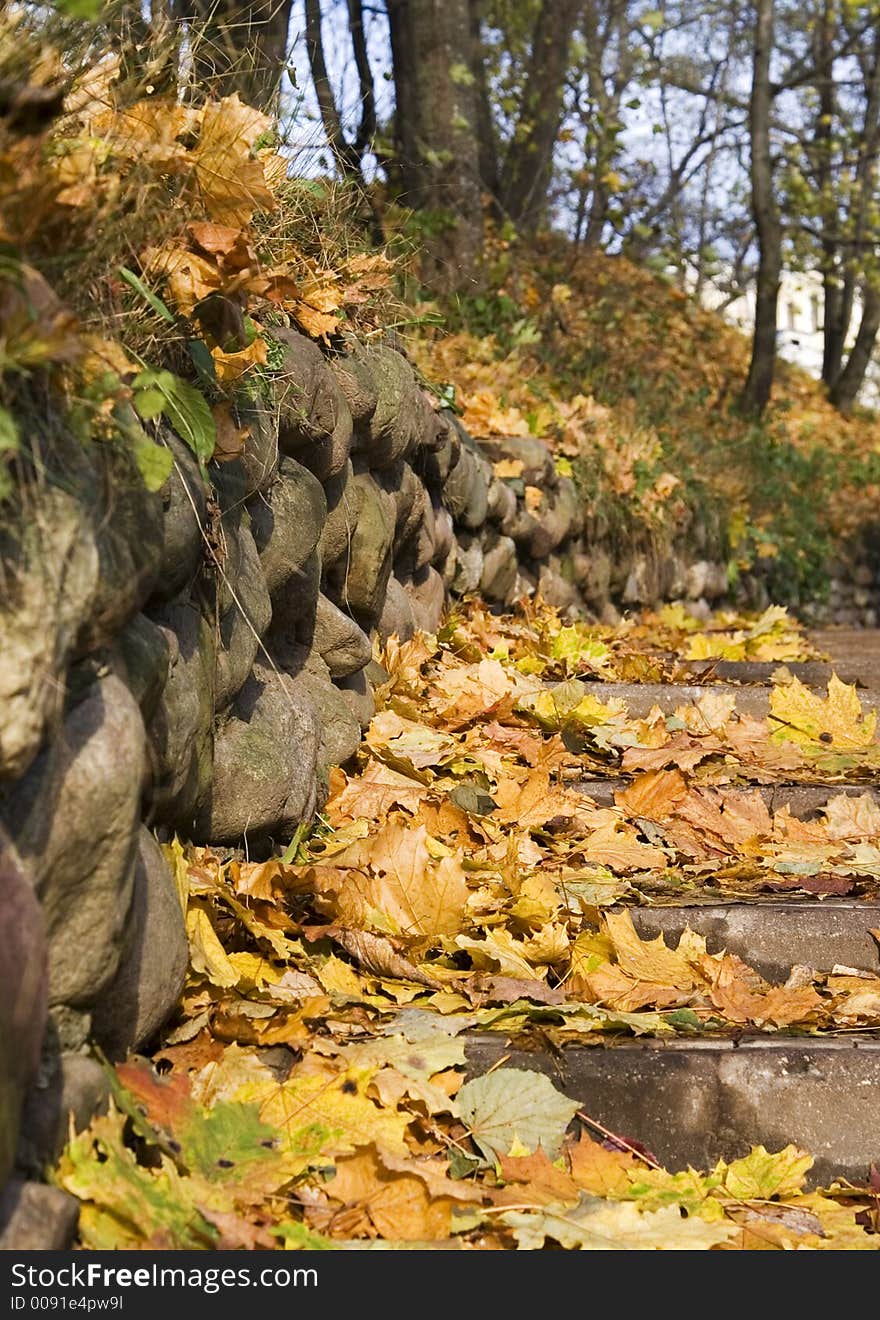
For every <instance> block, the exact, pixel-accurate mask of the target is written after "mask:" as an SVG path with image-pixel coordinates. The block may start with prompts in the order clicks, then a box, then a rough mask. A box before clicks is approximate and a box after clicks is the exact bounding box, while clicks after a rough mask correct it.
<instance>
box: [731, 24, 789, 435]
mask: <svg viewBox="0 0 880 1320" xmlns="http://www.w3.org/2000/svg"><path fill="white" fill-rule="evenodd" d="M773 19H774V4H773V0H758V3H757V5H756V22H755V51H754V64H753V73H752V92H751V97H750V100H749V136H750V142H751V180H752V214H753V216H754V221H755V230H756V233H757V236H758V251H759V264H758V286H757V298H756V302H755V330H754V335H753V338H752V357H751V362H750V363H749V374H748V377H747V379H746V383H745V386H744V387H743V391H742V394H741V395H740V400H739V406H740V409H741V411H742V412H744V413H745V414H747V415H748V416H752V417H760V416H761V414H762V413H763V411H764V409H765V408H766V407H767V404H768V402H769V400H770V391H771V390H772V388H773V373H774V370H775V367H776V313H777V304H778V301H779V281H780V277H781V275H782V226H781V223H780V219H779V208H778V206H777V204H776V198H775V197H774V194H773V159H772V156H771V150H770V114H771V110H772V104H773V92H772V88H771V85H770V60H771V56H772V52H773V35H774V32H773V29H774V23H773Z"/></svg>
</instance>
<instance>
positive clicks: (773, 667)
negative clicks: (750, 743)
mask: <svg viewBox="0 0 880 1320" xmlns="http://www.w3.org/2000/svg"><path fill="white" fill-rule="evenodd" d="M678 666H679V669H680V670H681V671H684V672H686V673H688V674H691V675H692V676H693V678H694V679H695V680H696V681H697V682H699V680H700V678H701V677H702V676H703V675H706V674H710V675H711V678H712V682H713V684H715V683H717V682H719V681H722V682H728V683H736V684H742V683H745V684H757V685H760V686H762V687H766V686H769V685H770V684H771V683H772V682H773V675H774V674H775V673H777V672H778V670H780V669H787V670H788V672H789V673H790V674H791V675H792V676H793V677H794V678H798V679H800V681H801V682H802V683H803V684H804V685H805V686H806V687H812V688H825V687H827V685H828V680H829V678H831V675H832V674H836V675H837V677H838V678H839V679H842V681H843V682H844V683H855V684H856V685H857V686H863V685H864V680H863V677H862V670H861V669H860V668H859V666H855V667H850V666H849V665H848V664H847V663H846V661H841V663H840V664H829V663H827V662H826V661H824V660H680V661H679V662H678ZM877 677H878V678H880V673H878V675H877Z"/></svg>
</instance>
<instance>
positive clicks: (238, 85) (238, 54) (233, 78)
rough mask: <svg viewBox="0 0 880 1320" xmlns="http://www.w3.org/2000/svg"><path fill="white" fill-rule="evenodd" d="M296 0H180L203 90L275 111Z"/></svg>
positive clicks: (177, 9)
mask: <svg viewBox="0 0 880 1320" xmlns="http://www.w3.org/2000/svg"><path fill="white" fill-rule="evenodd" d="M292 5H293V0H248V3H244V4H241V3H237V0H182V2H181V0H175V3H174V12H175V15H176V16H177V17H178V18H182V19H185V20H186V22H187V25H188V28H189V31H190V37H191V44H192V58H193V65H194V70H195V76H196V81H197V84H198V87H199V91H200V93H203V94H204V95H206V96H218V97H220V96H231V95H232V94H233V93H234V92H237V93H238V94H239V96H240V97H241V99H242V100H243V101H245V102H247V104H248V105H253V106H256V107H257V108H258V109H260V110H265V111H266V112H267V113H268V114H271V113H273V112H274V111H275V110H276V109H277V106H278V96H279V92H280V87H281V78H282V75H283V73H284V67H285V62H286V59H287V34H288V27H289V25H290V11H291V8H292Z"/></svg>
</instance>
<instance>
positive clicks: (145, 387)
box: [132, 368, 217, 464]
mask: <svg viewBox="0 0 880 1320" xmlns="http://www.w3.org/2000/svg"><path fill="white" fill-rule="evenodd" d="M132 387H133V389H134V391H135V397H134V406H135V408H136V409H137V411H138V412H140V413H141V416H154V417H155V416H158V413H159V412H160V411H161V412H162V413H163V414H164V415H165V417H167V418H168V421H169V422H170V423H171V425H172V426H173V427H174V429H175V431H176V432H177V434H178V435H179V436H180V438H181V440H183V441H185V442H186V444H188V445H189V447H190V449H191V450H192V451H193V453H194V454H195V456H196V458H197V459H198V460H199V462H200V463H202V464H204V463H206V462H207V461H208V459H209V458H210V457H211V455H212V454H213V452H214V446H215V445H216V443H217V427H216V424H215V422H214V416H213V413H212V412H211V409H210V407H209V405H208V401H207V399H206V398H205V396H204V395H203V394H202V392H201V391H200V390H198V389H196V387H195V385H190V383H189V382H188V381H185V380H181V378H180V377H179V376H175V375H174V373H173V372H172V371H157V370H154V369H152V368H147V370H145V371H141V372H139V373H138V375H137V376H135V378H134V380H133V381H132ZM157 394H158V395H161V398H162V400H163V402H162V407H161V409H157V406H156V405H157V397H156V396H157ZM144 395H146V399H145V401H143V396H144ZM144 406H145V407H146V409H147V412H146V413H144V412H143V411H142V409H143V407H144Z"/></svg>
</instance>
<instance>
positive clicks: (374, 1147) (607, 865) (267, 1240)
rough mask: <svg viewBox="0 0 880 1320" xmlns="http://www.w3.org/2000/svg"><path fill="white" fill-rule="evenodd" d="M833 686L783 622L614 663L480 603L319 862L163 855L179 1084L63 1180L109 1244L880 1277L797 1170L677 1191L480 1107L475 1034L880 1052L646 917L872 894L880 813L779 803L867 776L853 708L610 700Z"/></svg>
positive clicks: (168, 1047)
mask: <svg viewBox="0 0 880 1320" xmlns="http://www.w3.org/2000/svg"><path fill="white" fill-rule="evenodd" d="M810 655H811V652H810V649H809V647H808V645H807V643H806V641H805V639H804V637H803V636H802V634H800V633H799V632H798V631H797V630H796V629H795V628H794V626H793V625H792V624H791V623H790V621H789V620H788V619H787V617H786V616H785V614H784V612H783V611H779V610H771V611H768V612H767V613H766V614H765V615H764V616H762V617H761V618H760V619H757V620H755V619H750V620H737V619H733V618H718V619H715V620H713V622H712V624H711V625H710V626H709V627H708V628H705V627H704V628H703V629H702V630H699V628H698V625H697V624H696V621H694V620H691V619H688V618H687V617H686V616H684V615H683V614H682V612H681V611H680V610H677V609H671V610H668V611H665V612H664V613H663V614H662V615H660V616H646V617H643V618H642V619H640V620H635V621H633V622H631V623H628V624H626V625H624V626H623V627H622V628H618V629H617V630H614V631H611V630H603V629H597V628H595V627H592V626H588V625H587V624H574V625H569V626H563V625H562V624H561V622H560V620H559V618H558V617H557V616H556V614H555V613H554V612H553V611H551V610H547V609H533V610H531V611H530V612H528V613H521V614H519V615H517V616H508V617H503V618H498V617H495V616H494V615H492V614H490V613H488V612H487V611H486V610H485V609H484V608H483V607H482V606H480V605H478V604H472V605H470V606H468V607H465V608H463V609H462V610H461V611H459V612H458V613H457V614H455V615H453V616H452V617H451V618H450V619H449V621H448V623H447V624H446V626H445V627H444V628H443V630H442V631H441V632H440V634H439V635H438V636H437V637H429V636H424V635H422V636H417V637H416V638H415V639H413V640H412V641H411V642H407V643H404V644H399V643H397V642H396V641H393V640H392V642H391V643H389V645H388V646H387V647H386V648H385V651H384V653H383V654H382V656H381V665H382V667H383V670H384V674H385V681H384V682H381V684H380V686H379V689H378V699H377V713H376V716H375V718H374V719H373V721H372V724H371V726H370V728H369V730H368V732H367V735H366V737H365V741H364V745H363V748H362V751H361V754H360V758H359V763H358V766H357V770H356V772H352V773H348V774H347V773H344V772H342V771H338V772H335V774H334V777H333V782H332V785H331V796H330V800H329V802H328V804H327V806H326V808H325V811H324V813H323V815H322V816H321V817H320V819H319V821H318V822H317V824H316V826H315V827H314V828H313V829H312V831H311V832H310V833H309V834H308V835H305V834H302V835H301V837H299V838H297V839H295V840H294V841H293V842H292V843H291V845H290V847H289V848H288V849H287V851H286V852H285V853H284V855H283V856H281V857H276V858H272V859H270V860H267V861H262V862H255V861H247V860H245V859H244V858H243V857H242V856H241V855H232V854H229V853H224V854H220V853H216V852H212V851H210V850H207V849H185V848H184V847H182V846H181V845H180V844H179V843H178V842H176V841H175V842H174V843H172V844H170V845H168V849H169V855H170V856H171V858H172V860H173V862H174V866H175V872H176V875H177V878H178V882H179V888H180V893H181V899H182V902H183V903H184V904H185V906H186V911H187V925H188V930H189V936H190V945H191V954H192V968H191V973H190V977H189V981H188V985H187V988H186V991H185V994H184V997H183V1001H182V1003H181V1006H180V1012H179V1015H178V1018H177V1020H176V1021H175V1022H174V1023H173V1024H172V1025H171V1028H170V1029H169V1031H168V1032H167V1033H166V1036H165V1039H164V1040H163V1041H162V1042H161V1044H160V1046H159V1047H158V1048H157V1051H156V1053H155V1054H154V1056H153V1058H152V1059H151V1060H149V1061H147V1060H132V1061H130V1062H129V1063H127V1064H125V1065H123V1066H121V1067H119V1068H117V1069H116V1071H115V1074H114V1087H115V1103H114V1106H113V1107H112V1109H111V1111H110V1113H109V1114H108V1115H106V1116H104V1117H101V1118H98V1119H95V1120H94V1121H93V1123H92V1125H91V1127H90V1128H89V1129H88V1130H87V1131H86V1132H84V1133H82V1134H79V1135H77V1136H75V1137H74V1138H73V1139H72V1140H71V1143H70V1145H69V1146H68V1148H67V1150H66V1152H65V1154H64V1155H63V1157H62V1159H61V1162H60V1164H59V1166H58V1167H57V1169H56V1170H55V1174H54V1177H55V1179H56V1180H57V1182H58V1183H59V1184H60V1185H61V1186H62V1187H64V1188H65V1189H67V1190H68V1191H70V1192H72V1193H73V1194H74V1195H76V1196H77V1197H78V1198H79V1199H80V1201H81V1202H82V1215H81V1229H80V1231H81V1238H82V1242H83V1245H85V1246H87V1247H92V1248H100V1247H123V1246H152V1247H159V1246H166V1247H178V1248H182V1247H204V1248H210V1247H241V1248H250V1247H254V1248H269V1247H285V1248H304V1247H311V1248H317V1247H326V1248H335V1247H345V1246H356V1247H364V1246H369V1245H370V1243H374V1242H375V1243H382V1244H392V1245H393V1244H403V1243H413V1242H422V1243H428V1242H430V1243H437V1242H440V1243H442V1242H444V1241H446V1240H448V1239H450V1238H453V1239H454V1240H455V1242H456V1243H457V1244H458V1245H460V1246H463V1247H471V1248H502V1249H514V1248H518V1249H535V1248H541V1247H544V1246H547V1245H549V1246H561V1247H565V1248H581V1249H588V1250H599V1249H603V1250H604V1249H617V1250H632V1249H656V1248H659V1249H663V1250H676V1249H694V1248H719V1249H757V1248H792V1247H802V1248H816V1249H827V1248H833V1249H841V1248H845V1249H857V1248H863V1249H871V1248H876V1247H877V1246H878V1245H880V1235H878V1233H877V1229H878V1205H880V1200H878V1198H880V1180H876V1185H874V1184H870V1185H868V1186H866V1187H863V1188H855V1187H852V1186H849V1185H835V1186H834V1187H832V1188H829V1189H825V1190H824V1191H806V1190H805V1178H806V1175H807V1173H808V1170H809V1168H810V1167H811V1163H812V1161H811V1158H810V1156H809V1154H808V1153H806V1152H802V1151H799V1150H797V1149H795V1148H794V1147H791V1146H789V1147H787V1148H786V1149H784V1150H782V1151H780V1152H775V1153H768V1152H767V1151H765V1150H763V1149H762V1148H756V1149H755V1150H753V1151H752V1153H751V1154H750V1155H749V1156H747V1157H746V1158H744V1159H738V1160H735V1161H733V1162H732V1163H725V1162H721V1163H719V1165H718V1166H717V1167H716V1168H715V1169H712V1170H708V1171H703V1172H698V1171H695V1170H693V1169H687V1170H683V1171H678V1172H670V1171H667V1170H664V1169H662V1168H660V1167H659V1166H658V1164H657V1161H656V1160H655V1159H654V1158H653V1156H652V1155H651V1154H650V1152H647V1151H645V1150H644V1149H642V1148H641V1147H640V1146H638V1144H637V1143H633V1142H630V1141H628V1140H627V1138H626V1135H625V1134H624V1135H623V1136H620V1135H616V1134H612V1133H609V1132H606V1131H605V1130H604V1129H600V1128H599V1127H598V1125H597V1124H595V1123H594V1122H593V1120H592V1119H591V1118H590V1116H589V1115H586V1114H583V1113H581V1112H578V1109H577V1105H576V1103H575V1102H573V1101H570V1100H569V1099H568V1098H567V1097H565V1096H564V1095H562V1094H561V1093H560V1092H559V1091H558V1090H557V1089H556V1088H555V1087H554V1086H553V1084H552V1083H551V1082H550V1081H549V1080H548V1079H547V1078H545V1077H543V1076H542V1075H540V1074H537V1073H533V1072H524V1071H521V1070H517V1069H515V1068H510V1067H505V1066H504V1065H503V1063H502V1065H501V1066H499V1067H497V1068H495V1069H494V1070H492V1071H490V1072H489V1073H488V1074H486V1075H485V1076H483V1077H477V1078H470V1079H468V1077H467V1060H466V1053H465V1041H466V1039H467V1034H468V1032H469V1031H471V1030H473V1029H479V1030H484V1031H485V1030H489V1031H496V1032H499V1033H503V1034H504V1036H505V1037H513V1038H528V1036H529V1035H530V1033H539V1034H540V1039H541V1040H542V1042H543V1043H544V1044H545V1045H546V1044H548V1043H549V1044H550V1045H551V1046H560V1045H563V1044H565V1043H566V1042H571V1041H578V1042H581V1043H600V1042H601V1041H603V1040H608V1039H610V1038H612V1037H613V1036H615V1035H621V1034H623V1035H632V1034H637V1035H645V1034H652V1035H673V1034H675V1033H692V1032H694V1031H695V1030H699V1031H701V1032H703V1033H707V1032H709V1033H721V1034H724V1033H730V1032H733V1031H737V1032H739V1031H742V1030H747V1031H751V1032H774V1031H778V1030H780V1029H783V1030H792V1029H794V1030H796V1031H798V1032H800V1033H822V1032H827V1031H840V1030H847V1031H849V1030H858V1031H861V1032H863V1031H865V1030H871V1029H875V1028H878V1027H880V978H878V977H876V976H872V975H871V974H869V973H864V972H862V973H858V972H856V971H854V970H853V969H850V968H835V969H834V970H833V971H832V972H830V973H823V974H817V973H816V972H815V971H814V970H813V969H811V968H807V967H795V968H792V970H791V974H790V976H789V977H788V979H787V980H786V981H785V983H784V984H770V983H768V982H767V981H766V980H764V979H763V978H762V977H761V976H759V975H758V974H757V973H756V972H755V971H754V970H753V969H752V968H750V967H749V966H748V965H747V964H746V963H744V962H743V961H742V960H741V959H740V958H738V957H736V956H734V955H732V954H729V953H725V952H723V951H722V952H714V953H709V952H708V951H707V948H706V944H705V941H704V940H703V939H702V938H701V937H700V936H699V935H697V934H695V933H694V932H693V931H690V930H688V931H686V932H685V934H684V935H683V936H682V938H681V940H680V941H679V943H678V946H677V947H676V948H671V947H668V946H667V945H666V944H665V943H664V941H663V939H662V938H659V937H658V938H657V939H655V940H644V939H642V938H640V936H639V934H638V933H637V930H636V928H635V926H634V925H633V921H632V918H631V916H630V913H629V910H628V908H629V907H630V906H632V905H633V904H639V903H651V902H657V901H664V900H665V901H667V902H668V901H669V900H670V898H673V897H674V898H676V899H682V898H688V899H690V900H691V901H699V900H700V899H701V898H706V897H710V896H713V895H719V894H722V895H725V896H728V897H729V896H735V895H740V896H755V895H760V894H770V893H780V892H792V893H795V894H796V895H800V896H803V895H804V894H805V893H810V894H820V895H821V894H829V893H851V894H869V893H875V892H876V877H877V876H878V874H880V865H878V863H880V808H878V806H877V805H876V803H875V802H874V799H873V797H872V796H870V795H867V794H866V795H863V796H856V797H847V796H843V795H837V796H833V797H832V798H831V799H830V801H829V803H828V805H827V806H826V808H824V810H823V811H822V812H821V813H820V814H819V816H818V818H817V819H815V820H810V821H802V820H799V819H797V818H796V817H794V816H793V815H792V814H791V813H790V812H789V810H788V809H787V808H785V809H783V810H780V811H776V812H775V813H772V812H770V811H769V810H768V808H767V807H766V805H765V802H764V799H763V797H762V796H761V793H760V789H759V787H758V785H762V784H763V785H766V784H772V783H774V782H784V781H790V780H792V779H795V780H798V781H810V780H814V781H817V782H828V781H832V782H838V781H839V782H841V783H844V782H847V781H850V782H851V781H857V782H858V781H860V780H862V779H865V778H868V777H870V776H873V774H874V773H875V772H876V768H877V765H878V761H880V745H878V743H877V741H876V736H875V718H874V716H873V715H865V714H864V713H863V712H862V710H861V707H860V704H859V700H858V696H857V693H856V692H855V690H854V689H852V688H849V687H847V686H846V685H845V684H843V683H840V682H839V681H838V680H836V679H832V680H831V681H830V683H829V684H828V691H827V695H825V696H824V697H820V696H817V695H815V694H813V693H812V692H810V691H809V690H808V689H807V688H805V687H803V686H802V685H801V684H800V683H799V682H798V681H797V680H796V679H793V678H792V676H791V673H790V672H789V671H787V670H785V669H784V668H783V669H781V670H780V672H779V673H778V674H777V675H776V681H775V682H774V686H773V690H772V693H771V696H770V714H769V716H768V718H767V719H766V720H757V719H752V718H748V717H744V716H740V715H738V714H737V713H736V711H735V709H734V697H733V696H732V695H731V694H730V693H729V692H728V691H727V690H726V689H722V688H720V687H719V688H718V689H717V690H713V689H711V688H710V690H709V692H708V695H706V696H704V697H703V698H702V699H701V700H700V702H699V703H698V704H697V705H687V704H684V705H682V706H681V707H680V708H679V709H678V710H677V711H676V712H675V714H673V715H671V716H670V715H666V716H664V715H663V714H661V713H660V712H659V711H654V712H652V713H651V714H649V715H648V717H646V718H644V719H634V718H630V717H629V715H628V713H627V710H626V708H625V706H624V705H623V703H621V702H620V701H612V702H604V701H602V700H601V697H600V696H597V695H596V693H597V692H601V689H597V688H596V685H595V683H594V682H592V680H593V679H595V678H596V677H599V678H613V679H621V678H626V679H628V680H630V681H631V680H633V679H637V678H640V677H641V678H648V679H651V680H655V679H656V678H658V677H664V678H666V679H672V680H674V679H675V678H676V677H680V676H683V675H682V673H679V672H678V670H677V666H678V665H679V664H680V662H679V661H678V660H676V659H674V657H676V656H681V657H684V658H686V659H687V658H693V659H699V660H708V661H710V662H711V660H712V658H713V657H722V656H728V657H734V658H748V659H756V660H770V661H778V662H780V665H783V664H784V662H785V661H788V662H792V661H795V660H800V659H804V658H807V657H809V656H810ZM709 671H711V664H710V665H709V666H708V669H707V674H706V677H707V678H708V677H710V676H711V675H710V672H709ZM691 676H692V675H691V674H690V673H689V672H688V677H691ZM378 677H379V678H381V675H378ZM597 774H598V775H605V776H611V777H618V776H620V777H622V780H621V786H620V788H619V790H618V791H617V792H616V794H615V798H614V805H613V806H604V807H602V806H597V805H596V804H595V803H594V802H593V801H592V800H591V799H590V798H589V797H588V796H586V795H585V794H584V792H583V791H582V789H580V788H579V786H578V783H579V781H580V780H583V779H584V777H585V776H596V775H597ZM875 934H878V933H875Z"/></svg>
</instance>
